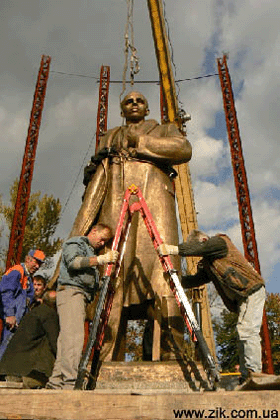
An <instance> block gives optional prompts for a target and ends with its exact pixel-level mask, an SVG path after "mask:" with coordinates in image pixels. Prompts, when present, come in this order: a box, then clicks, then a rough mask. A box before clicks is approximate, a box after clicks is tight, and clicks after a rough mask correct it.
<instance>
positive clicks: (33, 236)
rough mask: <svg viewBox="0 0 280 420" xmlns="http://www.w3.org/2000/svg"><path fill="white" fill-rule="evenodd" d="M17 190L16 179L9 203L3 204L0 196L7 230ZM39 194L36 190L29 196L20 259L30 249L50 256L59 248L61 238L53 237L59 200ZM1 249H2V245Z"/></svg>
mask: <svg viewBox="0 0 280 420" xmlns="http://www.w3.org/2000/svg"><path fill="white" fill-rule="evenodd" d="M17 190H18V179H16V180H15V181H14V183H13V184H12V186H11V188H10V203H9V204H4V203H3V201H2V197H1V196H0V215H1V216H2V218H3V219H4V221H5V223H6V225H7V227H8V229H9V230H11V227H12V222H13V216H14V209H15V203H16V198H17ZM40 196H41V192H40V191H38V192H36V193H33V194H31V195H30V198H29V203H28V212H27V219H26V226H25V232H24V241H23V249H22V255H21V261H23V260H24V257H25V256H26V255H27V253H28V251H29V250H30V249H34V248H39V249H41V250H42V251H44V252H45V254H46V257H51V256H53V255H54V254H55V253H56V252H57V251H58V250H59V249H60V248H61V244H62V239H61V238H54V234H55V230H56V227H57V225H58V223H59V218H60V212H61V204H60V201H59V199H55V198H54V197H53V196H52V195H50V196H48V195H46V194H45V195H44V196H43V197H42V198H41V197H40ZM1 249H2V250H3V247H2V248H1ZM5 251H6V252H7V250H5ZM6 252H5V253H4V254H5V255H6ZM1 257H2V258H1ZM0 258H1V259H2V261H3V260H4V259H5V258H3V255H0ZM3 263H4V261H3ZM4 264H5V263H4Z"/></svg>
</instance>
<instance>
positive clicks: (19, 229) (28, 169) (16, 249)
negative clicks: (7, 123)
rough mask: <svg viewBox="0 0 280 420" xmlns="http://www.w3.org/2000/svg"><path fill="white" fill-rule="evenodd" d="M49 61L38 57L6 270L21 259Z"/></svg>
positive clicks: (45, 57)
mask: <svg viewBox="0 0 280 420" xmlns="http://www.w3.org/2000/svg"><path fill="white" fill-rule="evenodd" d="M50 62H51V57H49V56H45V55H43V56H42V59H41V65H40V69H39V73H38V78H37V84H36V89H35V94H34V100H33V106H32V110H31V115H30V123H29V128H28V134H27V139H26V145H25V151H24V156H23V162H22V169H21V174H20V179H19V185H18V192H17V199H16V205H15V212H14V217H13V222H12V227H11V233H10V241H9V249H8V254H7V261H6V270H7V269H8V268H10V267H11V266H12V265H14V264H18V263H19V262H20V260H21V253H22V247H23V239H24V230H25V224H26V218H27V211H28V202H29V197H30V191H31V182H32V177H33V169H34V162H35V155H36V148H37V143H38V136H39V128H40V124H41V118H42V111H43V106H44V100H45V94H46V88H47V81H48V77H49V71H50Z"/></svg>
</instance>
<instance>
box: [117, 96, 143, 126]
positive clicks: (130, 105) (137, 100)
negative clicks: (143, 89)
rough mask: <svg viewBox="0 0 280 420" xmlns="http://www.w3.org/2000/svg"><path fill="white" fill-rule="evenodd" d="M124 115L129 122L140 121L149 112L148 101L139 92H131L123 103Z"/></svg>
mask: <svg viewBox="0 0 280 420" xmlns="http://www.w3.org/2000/svg"><path fill="white" fill-rule="evenodd" d="M121 108H122V116H123V117H125V119H126V121H127V122H139V121H141V120H143V119H144V118H145V116H146V115H148V113H149V109H148V102H147V99H146V98H145V96H143V95H142V94H141V93H139V92H130V93H129V94H128V95H126V96H125V97H124V99H123V100H122V103H121Z"/></svg>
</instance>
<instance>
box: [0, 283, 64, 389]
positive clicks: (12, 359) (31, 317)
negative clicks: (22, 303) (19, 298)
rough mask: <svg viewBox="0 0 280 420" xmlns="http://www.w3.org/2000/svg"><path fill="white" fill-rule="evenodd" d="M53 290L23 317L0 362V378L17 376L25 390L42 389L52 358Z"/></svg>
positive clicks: (55, 332) (54, 334)
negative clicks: (1, 376) (2, 376)
mask: <svg viewBox="0 0 280 420" xmlns="http://www.w3.org/2000/svg"><path fill="white" fill-rule="evenodd" d="M55 295H56V292H55V291H54V290H52V291H48V292H45V294H44V296H43V298H42V299H43V302H42V303H41V304H40V305H38V306H37V307H35V308H34V309H32V310H31V311H30V312H29V313H28V314H26V315H25V316H24V317H23V319H22V321H21V323H20V324H19V326H18V328H17V330H16V332H15V334H14V336H13V337H12V339H11V341H10V343H9V344H8V347H7V349H6V351H5V353H4V355H3V357H2V360H1V361H0V375H7V376H13V377H21V378H22V379H23V386H24V387H25V388H37V387H43V386H44V385H45V384H46V382H47V380H48V378H49V377H50V375H51V373H52V369H53V365H54V361H55V357H56V342H57V338H58V333H59V320H58V315H57V312H56V307H55Z"/></svg>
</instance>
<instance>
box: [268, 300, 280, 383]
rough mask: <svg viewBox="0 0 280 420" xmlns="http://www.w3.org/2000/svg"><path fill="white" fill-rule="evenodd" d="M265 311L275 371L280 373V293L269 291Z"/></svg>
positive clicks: (277, 373)
mask: <svg viewBox="0 0 280 420" xmlns="http://www.w3.org/2000/svg"><path fill="white" fill-rule="evenodd" d="M265 311H266V317H267V324H268V330H269V336H270V344H271V353H272V359H273V366H274V373H275V374H276V375H279V374H280V294H279V293H267V296H266V302H265Z"/></svg>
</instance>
